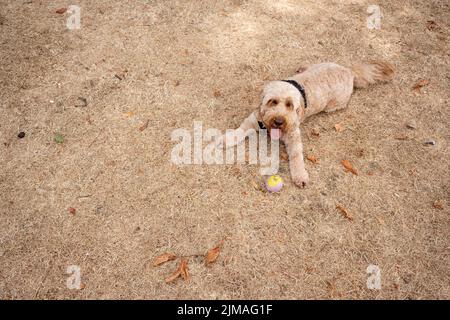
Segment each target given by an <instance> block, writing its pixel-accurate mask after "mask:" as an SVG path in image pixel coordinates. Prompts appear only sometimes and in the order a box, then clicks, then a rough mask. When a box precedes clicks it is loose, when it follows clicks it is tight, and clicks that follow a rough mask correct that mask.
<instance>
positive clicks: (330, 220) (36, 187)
mask: <svg viewBox="0 0 450 320" xmlns="http://www.w3.org/2000/svg"><path fill="white" fill-rule="evenodd" d="M77 2H78V3H79V5H80V6H81V7H82V29H81V30H80V31H76V32H70V31H68V30H66V29H65V19H66V16H65V15H64V14H62V15H61V14H56V13H55V10H56V9H58V8H60V7H63V6H65V5H67V4H68V3H67V2H65V1H62V0H57V1H52V2H51V4H48V3H49V2H47V1H40V0H32V1H8V0H0V43H1V47H0V62H1V63H0V119H1V122H0V142H1V144H0V164H1V170H0V204H1V209H0V257H1V259H0V297H1V298H3V299H17V298H19V299H24V298H39V299H49V298H58V299H63V298H75V299H87V298H130V299H136V298H149V299H181V298H183V299H197V298H199V299H210V298H211V299H215V298H221V299H232V298H236V299H240V298H248V299H255V298H269V299H270V298H277V299H278V298H284V299H299V298H306V299H315V298H333V299H340V298H352V299H361V298H368V299H424V298H438V299H449V298H450V289H449V282H448V276H449V273H450V266H449V261H450V257H449V246H448V244H449V239H450V230H449V202H448V199H449V191H450V190H449V189H450V182H449V159H450V157H449V152H448V141H449V130H448V123H449V121H450V113H449V98H450V97H449V90H448V88H449V84H450V79H449V77H450V74H449V66H450V65H449V47H448V43H449V25H448V12H449V4H448V3H446V2H445V1H444V2H442V1H438V0H434V1H412V2H408V3H406V2H404V1H399V0H395V1H381V2H380V1H379V2H378V4H379V5H380V6H381V8H382V12H383V17H384V18H383V20H382V29H381V30H379V31H370V30H367V29H366V26H365V25H366V22H365V21H366V15H367V14H366V10H367V6H368V5H369V4H372V2H370V1H357V0H355V1H348V2H343V1H302V2H300V1H294V0H284V1H277V2H276V3H277V4H274V3H275V2H274V1H267V0H258V1H257V0H254V1H238V0H232V1H231V0H230V1H223V2H222V1H220V2H219V1H217V2H215V1H192V2H188V3H186V2H185V1H144V0H140V1H134V2H125V1H111V0H99V1H77ZM429 20H433V21H435V24H436V26H438V27H436V28H433V29H431V30H429V29H427V21H429ZM371 59H385V60H388V61H391V62H393V63H394V64H395V65H396V67H397V69H398V75H397V77H396V78H395V79H394V82H393V83H392V84H387V85H381V86H376V87H372V88H369V89H367V90H361V91H357V92H356V93H355V94H354V96H353V98H352V101H351V103H350V107H349V108H348V109H346V110H343V111H340V112H337V113H333V114H328V115H318V116H316V117H314V118H312V119H310V120H308V121H307V122H306V123H305V124H304V127H303V139H304V144H305V152H306V153H308V154H314V155H316V156H317V157H318V158H320V164H317V165H314V164H311V163H309V162H308V163H307V164H306V165H307V169H308V170H309V173H310V179H311V184H310V185H309V186H308V187H307V188H306V189H304V190H301V189H298V188H296V187H295V186H294V185H293V184H292V183H291V182H290V178H289V170H288V165H287V162H286V161H283V162H282V166H281V170H280V174H281V175H282V177H283V178H284V180H285V187H284V189H283V190H282V192H281V193H279V194H269V193H265V192H261V191H260V190H259V189H258V188H253V185H255V184H257V183H259V175H258V171H259V168H258V167H257V166H252V165H233V166H231V165H230V166H184V167H177V166H174V165H172V164H171V162H170V152H171V148H172V146H173V143H172V142H171V141H170V133H171V132H172V130H173V129H175V128H179V127H185V128H192V125H193V120H199V121H203V123H204V126H207V127H215V128H220V129H222V130H224V129H226V128H233V127H236V126H237V125H238V124H239V123H240V121H241V120H242V119H243V118H244V117H245V116H246V115H247V114H248V113H249V112H250V111H251V110H252V109H253V108H254V107H255V106H256V105H257V97H258V94H259V91H258V90H259V88H260V86H261V84H262V83H263V80H267V79H277V78H282V77H286V76H289V75H291V74H292V73H293V72H294V71H295V70H297V68H298V67H299V66H300V65H302V64H305V63H306V64H308V63H316V62H323V61H334V62H338V63H341V64H344V65H350V64H351V63H352V62H354V61H364V60H371ZM120 79H121V80H120ZM420 79H430V82H429V84H428V85H427V86H426V87H423V88H421V90H420V93H419V94H417V93H415V92H413V90H412V87H413V86H414V85H415V84H416V83H417V81H419V80H420ZM79 97H84V98H86V101H87V106H86V107H75V105H77V104H79V103H80V101H79ZM124 114H127V115H129V116H126V117H125V116H124ZM409 119H414V120H415V121H416V123H417V129H415V130H410V129H407V128H406V127H405V121H407V120H409ZM147 121H148V124H147V125H146V123H147ZM336 123H340V124H342V126H344V127H345V129H346V130H344V131H342V132H339V133H337V132H336V130H335V129H334V124H336ZM140 128H144V129H142V130H140ZM21 130H23V131H25V132H26V137H25V138H23V139H18V138H17V134H18V132H19V131H21ZM312 131H314V132H320V135H317V136H311V135H309V134H308V133H309V132H312ZM56 133H61V134H62V135H63V136H64V138H65V141H64V143H63V144H62V145H58V144H56V143H55V142H54V141H53V139H54V135H55V134H56ZM399 133H405V134H406V133H407V136H408V139H406V140H396V139H395V138H394V136H395V135H396V134H399ZM428 138H433V139H435V140H436V141H437V144H436V146H424V145H423V143H422V142H423V141H424V140H425V139H428ZM361 150H363V153H361ZM342 159H348V160H349V161H351V163H352V164H353V165H354V166H355V167H357V168H358V172H359V175H358V176H355V175H352V174H347V173H346V172H345V171H344V170H343V168H342V165H341V163H340V162H341V160H342ZM255 182H256V183H255ZM436 201H439V202H440V203H442V204H443V210H441V209H436V208H434V207H433V205H432V204H433V203H434V202H436ZM336 204H341V205H343V206H345V208H347V209H348V210H349V212H351V213H352V214H353V215H354V221H353V222H350V221H348V220H347V219H345V218H344V217H343V216H342V214H341V213H340V212H339V211H338V210H337V209H336ZM69 208H74V209H76V214H70V213H68V209H69ZM221 239H226V240H225V242H224V245H223V248H222V249H221V253H220V256H219V258H218V260H217V261H216V262H215V263H214V264H212V265H211V266H210V267H205V264H204V258H203V257H202V256H201V254H204V253H206V252H207V250H208V249H210V248H212V247H214V246H215V245H216V244H217V243H218V242H219V241H220V240H221ZM165 252H173V253H175V254H176V255H179V256H190V255H194V256H193V258H190V259H189V274H190V280H189V281H187V282H184V281H176V282H174V283H170V284H166V283H165V281H164V279H165V278H166V277H167V276H168V275H170V274H171V272H173V270H175V269H176V263H178V262H175V261H170V262H167V263H165V264H163V265H161V266H158V267H153V260H154V258H155V257H157V256H158V255H160V254H163V253H165ZM369 264H375V265H378V266H379V267H380V269H381V274H382V289H381V290H379V291H370V290H368V289H367V288H366V279H367V275H366V268H367V266H368V265H369ZM69 265H79V266H80V267H81V272H82V282H83V286H84V289H83V290H79V291H77V290H68V289H67V288H66V279H67V275H66V268H67V266H69Z"/></svg>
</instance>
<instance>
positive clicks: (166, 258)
mask: <svg viewBox="0 0 450 320" xmlns="http://www.w3.org/2000/svg"><path fill="white" fill-rule="evenodd" d="M176 258H177V256H176V255H174V254H173V253H164V254H162V255H160V256H158V257H156V259H155V261H153V266H154V267H156V266H159V265H160V264H163V263H164V262H167V261H171V260H175V259H176Z"/></svg>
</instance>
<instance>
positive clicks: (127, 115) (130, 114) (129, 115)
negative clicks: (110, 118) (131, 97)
mask: <svg viewBox="0 0 450 320" xmlns="http://www.w3.org/2000/svg"><path fill="white" fill-rule="evenodd" d="M133 115H134V113H133V112H132V111H128V112H124V113H123V116H124V117H125V118H131V117H132V116H133Z"/></svg>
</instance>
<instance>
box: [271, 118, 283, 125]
mask: <svg viewBox="0 0 450 320" xmlns="http://www.w3.org/2000/svg"><path fill="white" fill-rule="evenodd" d="M273 124H274V125H276V126H277V127H281V126H282V125H283V124H284V118H283V117H276V118H275V119H274V120H273Z"/></svg>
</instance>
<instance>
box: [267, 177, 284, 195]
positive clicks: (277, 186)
mask: <svg viewBox="0 0 450 320" xmlns="http://www.w3.org/2000/svg"><path fill="white" fill-rule="evenodd" d="M266 188H267V190H269V191H270V192H279V191H280V190H281V188H283V179H281V177H280V176H278V175H273V176H270V177H269V178H268V179H267V181H266Z"/></svg>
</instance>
